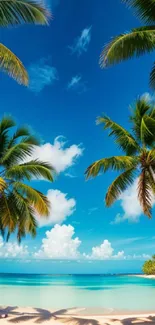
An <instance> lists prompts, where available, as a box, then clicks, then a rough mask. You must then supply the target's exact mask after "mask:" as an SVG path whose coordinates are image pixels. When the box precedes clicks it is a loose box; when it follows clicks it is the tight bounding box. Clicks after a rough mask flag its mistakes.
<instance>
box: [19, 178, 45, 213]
mask: <svg viewBox="0 0 155 325" xmlns="http://www.w3.org/2000/svg"><path fill="white" fill-rule="evenodd" d="M13 188H14V189H15V190H16V191H17V192H19V193H21V194H22V196H24V197H25V196H26V199H27V201H28V202H29V206H32V207H34V209H35V210H36V211H37V212H38V214H40V215H42V216H48V215H49V208H50V203H49V201H48V199H47V197H46V196H45V195H44V194H42V193H41V192H40V191H37V190H36V189H34V188H32V187H31V186H29V185H27V184H24V183H21V182H14V183H13Z"/></svg>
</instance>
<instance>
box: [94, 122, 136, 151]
mask: <svg viewBox="0 0 155 325" xmlns="http://www.w3.org/2000/svg"><path fill="white" fill-rule="evenodd" d="M97 124H103V125H104V129H105V130H106V129H109V130H110V132H109V136H114V138H115V142H116V143H117V144H118V145H119V147H120V148H121V149H122V150H123V151H125V153H126V154H127V155H131V154H133V153H136V152H137V151H139V150H140V148H139V145H138V143H137V142H136V141H135V139H134V137H133V136H132V135H131V134H130V133H129V132H128V131H127V130H125V129H124V128H123V127H122V126H121V125H119V124H117V123H115V122H113V121H112V120H111V119H110V118H108V117H106V116H103V117H98V118H97Z"/></svg>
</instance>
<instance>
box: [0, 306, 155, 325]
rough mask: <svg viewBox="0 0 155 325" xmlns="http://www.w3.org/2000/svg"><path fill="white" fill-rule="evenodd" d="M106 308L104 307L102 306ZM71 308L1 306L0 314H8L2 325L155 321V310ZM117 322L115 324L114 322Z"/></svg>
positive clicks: (103, 323)
mask: <svg viewBox="0 0 155 325" xmlns="http://www.w3.org/2000/svg"><path fill="white" fill-rule="evenodd" d="M102 310H104V308H102ZM90 311H91V312H93V313H89V309H87V308H71V309H60V310H55V309H53V310H50V309H41V308H32V307H11V306H10V307H3V306H2V307H0V314H1V315H2V314H7V315H8V317H7V318H1V319H0V323H1V324H2V325H6V324H7V325H8V324H9V323H20V324H28V325H32V324H36V323H42V324H44V325H45V324H51V325H56V324H67V325H85V324H86V325H100V324H101V325H115V324H116V323H117V325H121V324H123V325H124V324H127V325H130V324H131V325H132V324H134V323H137V324H138V323H140V324H142V323H143V324H144V325H145V324H147V323H151V322H153V324H154V323H155V311H154V312H140V311H137V312H135V311H134V312H132V311H131V312H129V311H120V312H119V311H116V313H112V314H104V313H100V314H98V313H97V308H96V312H95V308H90ZM114 323H115V324H114Z"/></svg>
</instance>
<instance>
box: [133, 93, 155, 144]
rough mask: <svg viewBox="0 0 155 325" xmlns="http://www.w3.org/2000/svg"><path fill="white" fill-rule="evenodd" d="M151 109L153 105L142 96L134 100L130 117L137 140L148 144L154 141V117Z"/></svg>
mask: <svg viewBox="0 0 155 325" xmlns="http://www.w3.org/2000/svg"><path fill="white" fill-rule="evenodd" d="M153 111H154V107H152V105H151V103H149V102H148V100H147V99H146V98H145V97H143V96H142V97H141V98H138V100H137V101H136V103H135V108H134V110H133V111H132V115H131V117H130V121H131V122H132V123H133V131H134V134H135V136H136V138H137V141H138V142H139V141H141V142H142V143H143V144H145V145H148V146H150V145H151V144H152V143H153V142H154V128H155V118H154V115H153Z"/></svg>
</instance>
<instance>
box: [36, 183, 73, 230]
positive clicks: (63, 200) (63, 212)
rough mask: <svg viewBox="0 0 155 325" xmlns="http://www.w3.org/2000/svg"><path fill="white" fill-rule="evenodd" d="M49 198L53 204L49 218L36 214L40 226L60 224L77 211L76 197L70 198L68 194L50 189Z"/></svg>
mask: <svg viewBox="0 0 155 325" xmlns="http://www.w3.org/2000/svg"><path fill="white" fill-rule="evenodd" d="M47 198H48V200H49V202H50V204H51V208H50V215H49V217H48V218H43V217H40V216H38V215H36V219H37V221H38V225H39V226H40V227H43V226H48V225H52V224H56V223H57V224H58V223H59V224H60V223H62V222H63V221H64V220H65V219H66V218H67V217H69V216H71V215H72V214H73V212H74V211H75V207H76V201H75V199H73V198H71V199H69V198H68V197H67V194H65V193H62V192H61V191H59V190H53V189H50V190H48V192H47Z"/></svg>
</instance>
